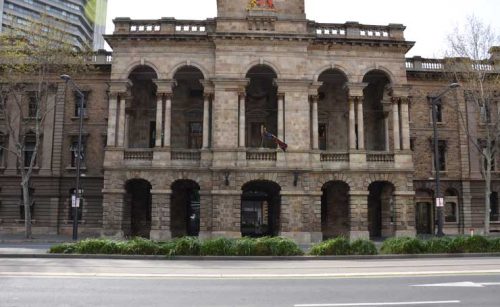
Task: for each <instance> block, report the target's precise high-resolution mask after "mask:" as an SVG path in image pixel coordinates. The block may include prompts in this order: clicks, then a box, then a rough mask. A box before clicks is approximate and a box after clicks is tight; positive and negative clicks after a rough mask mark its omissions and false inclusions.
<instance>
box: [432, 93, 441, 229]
mask: <svg viewBox="0 0 500 307" xmlns="http://www.w3.org/2000/svg"><path fill="white" fill-rule="evenodd" d="M438 101H439V97H431V106H432V129H433V135H434V136H433V139H434V171H435V172H436V176H435V180H436V196H435V203H436V208H437V215H438V216H437V218H438V221H437V222H438V225H437V226H438V230H437V236H438V237H442V236H444V233H443V224H444V221H443V207H442V206H441V205H442V204H441V203H440V202H439V201H438V199H440V198H441V191H440V174H439V172H440V169H439V141H438V130H437V110H436V109H437V103H438Z"/></svg>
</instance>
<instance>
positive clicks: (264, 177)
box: [238, 172, 285, 187]
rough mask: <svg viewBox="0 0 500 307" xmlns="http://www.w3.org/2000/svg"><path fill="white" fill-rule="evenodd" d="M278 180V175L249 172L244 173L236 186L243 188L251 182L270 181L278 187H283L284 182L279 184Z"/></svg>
mask: <svg viewBox="0 0 500 307" xmlns="http://www.w3.org/2000/svg"><path fill="white" fill-rule="evenodd" d="M279 179H280V178H279V177H278V173H271V172H269V173H268V172H266V173H264V172H262V173H257V172H255V173H253V172H252V173H250V172H245V173H244V174H243V176H242V178H241V180H240V182H238V185H239V186H241V187H243V186H244V185H245V184H246V183H248V182H252V181H270V182H274V183H276V184H278V185H279V186H280V187H283V186H284V184H285V183H284V182H281V181H280V180H279Z"/></svg>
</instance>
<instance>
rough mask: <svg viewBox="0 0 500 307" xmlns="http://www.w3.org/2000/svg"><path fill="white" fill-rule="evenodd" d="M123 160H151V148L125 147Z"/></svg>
mask: <svg viewBox="0 0 500 307" xmlns="http://www.w3.org/2000/svg"><path fill="white" fill-rule="evenodd" d="M123 159H124V160H137V161H151V160H153V150H151V149H127V150H126V151H125V152H124V154H123Z"/></svg>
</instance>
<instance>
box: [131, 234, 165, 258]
mask: <svg viewBox="0 0 500 307" xmlns="http://www.w3.org/2000/svg"><path fill="white" fill-rule="evenodd" d="M121 250H122V251H121V252H122V254H127V255H158V254H159V252H160V248H159V245H158V244H157V243H155V242H153V241H151V240H148V239H144V238H139V237H137V238H133V239H132V240H130V241H127V242H124V244H123V247H122V248H121Z"/></svg>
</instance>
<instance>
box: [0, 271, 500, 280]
mask: <svg viewBox="0 0 500 307" xmlns="http://www.w3.org/2000/svg"><path fill="white" fill-rule="evenodd" d="M464 274H500V270H469V271H421V272H369V273H323V274H319V273H318V274H230V273H228V274H226V273H213V274H189V273H186V274H172V273H171V274H168V273H157V274H150V273H115V272H94V273H80V272H0V276H2V277H7V276H8V277H48V276H49V277H56V278H57V277H77V278H78V277H80V278H110V277H111V278H112V277H120V278H189V279H191V278H198V279H221V278H226V279H239V278H240V279H267V278H270V279H275V278H277V279H280V278H281V279H283V278H314V279H316V278H320V279H321V278H363V277H365V278H370V277H408V276H410V277H414V276H436V275H438V276H443V275H447V276H448V275H464Z"/></svg>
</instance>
